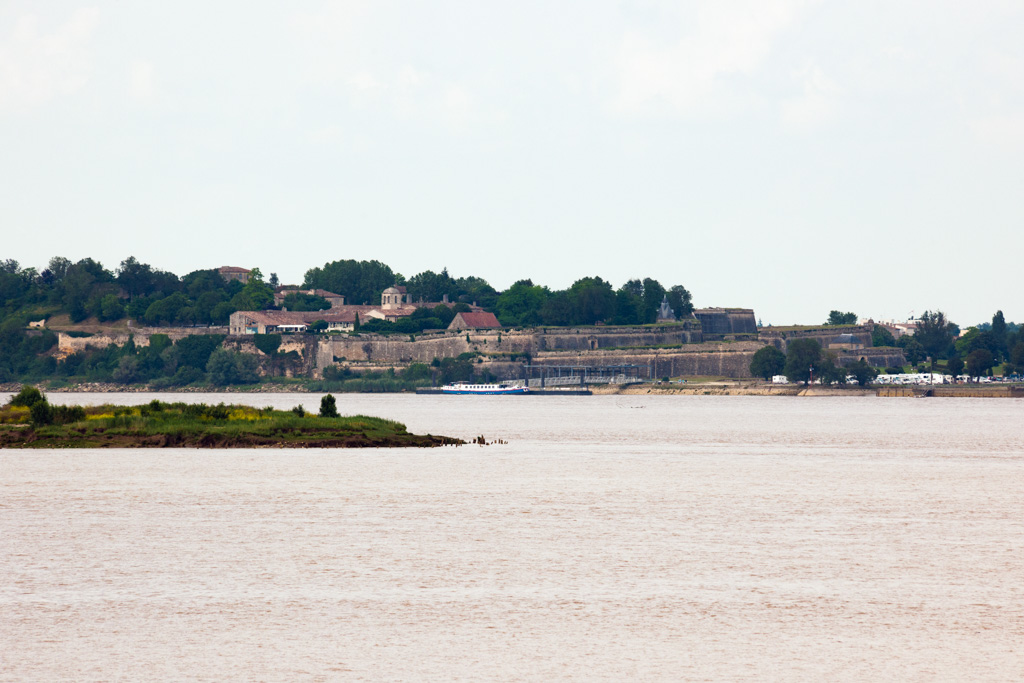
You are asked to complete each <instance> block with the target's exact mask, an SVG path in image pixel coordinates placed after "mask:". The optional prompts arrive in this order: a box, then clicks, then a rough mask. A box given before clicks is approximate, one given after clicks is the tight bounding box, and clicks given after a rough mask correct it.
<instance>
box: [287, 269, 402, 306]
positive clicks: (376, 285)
mask: <svg viewBox="0 0 1024 683" xmlns="http://www.w3.org/2000/svg"><path fill="white" fill-rule="evenodd" d="M401 280H402V278H401V275H399V274H397V273H395V272H394V271H392V270H391V268H389V267H388V266H386V265H384V264H383V263H381V262H380V261H354V260H351V259H350V260H347V261H332V262H330V263H325V264H324V266H323V267H322V268H312V269H310V270H308V271H306V277H305V281H304V283H303V288H304V289H326V290H327V291H329V292H334V293H335V294H341V295H342V296H344V297H345V301H346V302H348V303H351V304H379V303H380V295H381V292H383V291H384V290H385V289H387V288H388V287H390V286H391V285H393V284H401Z"/></svg>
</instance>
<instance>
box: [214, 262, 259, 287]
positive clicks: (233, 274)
mask: <svg viewBox="0 0 1024 683" xmlns="http://www.w3.org/2000/svg"><path fill="white" fill-rule="evenodd" d="M217 272H218V273H220V276H221V277H222V278H224V279H225V280H227V281H228V282H231V281H232V280H238V281H239V282H241V283H242V284H243V285H244V284H246V283H247V282H249V273H251V272H252V271H251V270H249V269H247V268H239V267H238V266H221V267H220V268H218V269H217Z"/></svg>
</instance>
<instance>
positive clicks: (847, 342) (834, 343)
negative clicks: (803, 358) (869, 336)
mask: <svg viewBox="0 0 1024 683" xmlns="http://www.w3.org/2000/svg"><path fill="white" fill-rule="evenodd" d="M828 348H830V349H847V350H850V351H854V350H857V349H863V348H864V343H863V342H862V341H861V340H860V339H859V338H858V337H857V335H854V334H840V335H839V336H837V337H834V338H833V339H832V340H831V341H830V342H829V344H828Z"/></svg>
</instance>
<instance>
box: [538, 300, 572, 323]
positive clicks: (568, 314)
mask: <svg viewBox="0 0 1024 683" xmlns="http://www.w3.org/2000/svg"><path fill="white" fill-rule="evenodd" d="M572 316H573V313H572V300H571V299H570V298H569V293H568V292H552V293H551V295H550V296H549V297H548V299H547V301H545V302H544V305H543V306H542V307H541V309H540V318H541V321H542V322H543V324H545V325H554V326H558V327H562V326H565V325H571V324H572Z"/></svg>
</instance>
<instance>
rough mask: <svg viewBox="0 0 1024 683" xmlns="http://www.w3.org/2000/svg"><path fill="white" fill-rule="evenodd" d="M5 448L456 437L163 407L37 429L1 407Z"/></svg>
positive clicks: (23, 414)
mask: <svg viewBox="0 0 1024 683" xmlns="http://www.w3.org/2000/svg"><path fill="white" fill-rule="evenodd" d="M0 425H5V426H0V446H2V447H8V448H10V447H14V448H18V447H25V448H102V447H161V446H185V447H212V448H231V447H251V446H277V447H347V448H351V447H362V446H437V445H443V444H447V443H461V442H460V441H459V440H457V439H449V438H446V437H436V436H431V435H427V436H418V435H415V434H410V433H409V432H408V431H407V430H406V427H405V425H403V424H402V423H400V422H395V421H393V420H386V419H383V418H379V417H369V416H365V415H355V416H351V417H336V418H326V417H319V416H316V415H299V414H296V413H295V412H292V411H284V410H273V409H270V408H264V409H260V408H253V407H250V406H243V405H225V404H223V403H222V404H219V405H216V406H211V405H205V404H185V403H162V402H160V401H153V402H151V403H148V404H146V405H143V406H117V405H103V406H92V407H88V408H85V419H84V420H79V421H76V422H72V423H69V424H61V425H58V424H51V425H37V426H33V425H32V423H31V417H30V414H29V412H28V411H27V410H26V409H23V408H21V409H19V408H11V407H9V406H5V407H4V408H2V409H0Z"/></svg>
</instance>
